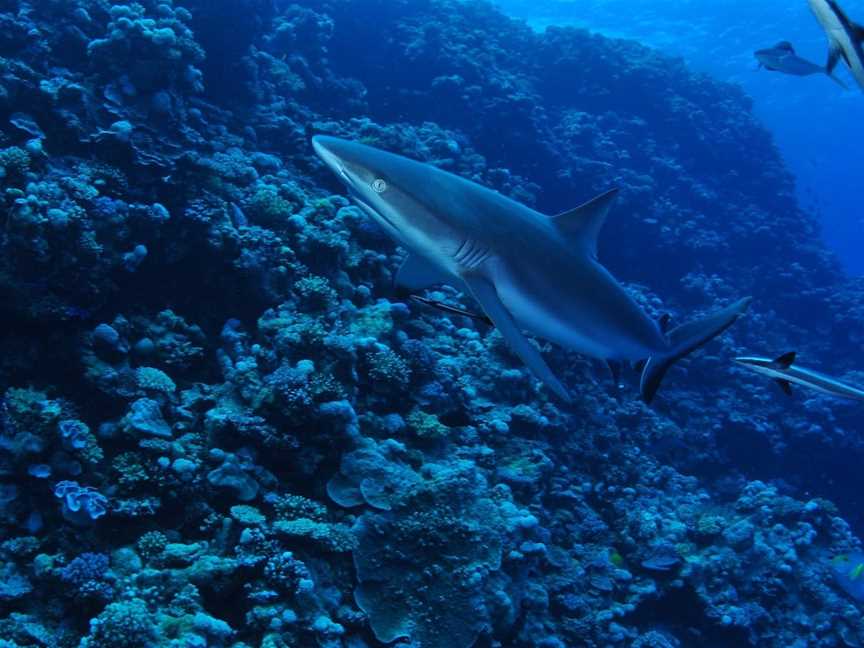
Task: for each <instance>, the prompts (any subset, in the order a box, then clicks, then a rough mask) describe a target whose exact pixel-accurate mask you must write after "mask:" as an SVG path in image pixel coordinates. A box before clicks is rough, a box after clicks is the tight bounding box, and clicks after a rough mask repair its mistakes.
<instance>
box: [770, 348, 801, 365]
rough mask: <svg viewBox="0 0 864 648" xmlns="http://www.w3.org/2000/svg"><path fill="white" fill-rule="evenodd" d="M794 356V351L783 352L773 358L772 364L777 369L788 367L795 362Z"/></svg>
mask: <svg viewBox="0 0 864 648" xmlns="http://www.w3.org/2000/svg"><path fill="white" fill-rule="evenodd" d="M795 356H796V353H795V352H794V351H789V352H788V353H784V354H783V355H781V356H780V357H778V358H775V359H774V366H775V367H777V368H779V369H788V368H789V367H791V366H792V365H793V364H795Z"/></svg>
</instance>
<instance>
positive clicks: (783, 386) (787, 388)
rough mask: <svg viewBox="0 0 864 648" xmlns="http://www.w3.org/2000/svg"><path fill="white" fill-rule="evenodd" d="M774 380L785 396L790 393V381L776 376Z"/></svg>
mask: <svg viewBox="0 0 864 648" xmlns="http://www.w3.org/2000/svg"><path fill="white" fill-rule="evenodd" d="M774 382H776V383H777V384H778V385H779V386H780V389H782V390H783V393H784V394H786V395H787V396H791V395H792V383H790V382H789V381H788V380H783V379H782V378H777V379H776V380H775V381H774Z"/></svg>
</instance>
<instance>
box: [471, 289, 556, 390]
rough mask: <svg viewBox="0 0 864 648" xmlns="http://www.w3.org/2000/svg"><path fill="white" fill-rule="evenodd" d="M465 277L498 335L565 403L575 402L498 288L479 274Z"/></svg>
mask: <svg viewBox="0 0 864 648" xmlns="http://www.w3.org/2000/svg"><path fill="white" fill-rule="evenodd" d="M462 278H463V279H464V281H465V285H467V286H468V289H469V290H470V291H471V294H472V295H473V296H474V299H476V300H477V302H478V303H479V304H480V306H482V307H483V311H484V312H485V313H486V315H488V316H489V319H490V320H492V323H493V324H495V328H497V329H498V332H499V333H501V336H502V337H503V338H504V340H505V341H506V342H507V344H508V345H509V346H510V348H511V349H512V350H513V352H514V353H515V354H516V355H517V356H519V358H520V359H521V360H522V362H524V363H525V364H526V365H527V366H528V368H529V369H531V371H533V372H534V375H535V376H537V377H538V378H539V379H540V380H542V381H543V383H544V384H545V385H546V386H547V387H549V389H551V390H552V391H553V392H554V393H555V394H556V395H557V396H558V397H559V398H560V399H561V400H562V401H564V402H565V403H570V402H572V401H571V399H570V395H569V394H568V393H567V390H566V389H564V385H562V384H561V383H560V382H559V381H558V379H557V378H556V377H555V374H553V373H552V370H551V369H550V368H549V365H547V364H546V361H545V360H544V359H543V356H542V355H540V352H539V351H538V350H537V349H536V348H535V347H534V345H532V344H531V342H530V341H529V340H528V338H526V337H525V335H524V334H523V333H522V331H520V330H519V326H518V325H517V324H516V321H515V320H514V319H513V316H512V315H511V314H510V311H508V310H507V307H506V306H504V304H503V303H501V299H500V298H499V297H498V292H497V291H496V290H495V286H494V285H492V284H491V283H490V282H489V281H488V280H487V279H485V278H483V277H481V276H479V275H472V274H467V275H464V276H463V277H462Z"/></svg>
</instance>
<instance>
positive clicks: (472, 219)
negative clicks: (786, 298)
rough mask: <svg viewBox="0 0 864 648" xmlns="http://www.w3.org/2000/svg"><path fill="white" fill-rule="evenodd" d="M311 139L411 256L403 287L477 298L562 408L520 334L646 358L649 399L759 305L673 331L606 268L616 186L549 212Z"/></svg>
mask: <svg viewBox="0 0 864 648" xmlns="http://www.w3.org/2000/svg"><path fill="white" fill-rule="evenodd" d="M312 143H313V147H314V149H315V152H316V153H317V154H318V156H319V157H320V158H321V159H322V160H323V161H324V162H325V164H326V165H327V166H328V167H329V168H330V169H331V170H332V171H333V172H334V173H335V174H336V175H337V176H338V177H339V178H340V179H341V181H342V182H343V183H344V185H345V186H346V187H347V189H348V193H349V194H350V196H351V198H352V199H353V200H354V202H355V203H357V204H358V205H359V206H360V207H361V208H362V209H363V211H365V212H366V213H367V214H368V215H369V216H371V217H372V218H373V219H374V220H375V221H376V222H378V223H379V224H380V225H381V227H383V228H384V230H385V231H386V232H388V233H389V234H390V235H391V236H392V237H393V238H394V239H395V240H396V242H397V243H399V244H401V245H402V246H403V247H405V248H406V249H407V250H408V252H409V255H408V258H407V259H406V260H405V262H404V263H403V265H402V267H401V268H400V269H399V271H398V273H397V276H396V283H397V285H398V286H400V287H402V288H405V289H408V290H412V291H417V290H422V289H425V288H428V287H430V286H433V285H438V284H449V285H451V286H453V287H455V288H457V289H459V290H461V291H463V292H466V293H468V294H470V295H471V296H473V297H474V299H476V300H477V302H478V303H479V304H480V307H481V308H482V310H483V313H484V314H485V315H486V316H487V317H488V318H489V319H490V320H491V321H492V323H493V324H494V325H495V327H496V328H497V329H498V331H499V332H500V333H501V335H502V336H503V337H504V339H505V340H506V341H507V343H508V344H509V346H510V348H511V349H512V350H513V351H514V352H515V353H516V355H518V356H519V357H520V358H521V359H522V361H523V362H524V363H525V364H526V365H528V367H529V368H530V369H531V370H532V371H533V372H534V374H535V375H536V376H537V377H538V378H539V379H540V380H542V381H543V382H544V383H545V384H546V385H547V386H548V387H549V388H550V389H551V390H552V391H553V392H554V393H555V394H556V395H558V396H559V397H560V398H561V399H562V400H564V401H569V400H570V398H569V395H568V394H567V391H566V390H565V389H564V386H563V385H562V384H561V383H560V382H559V381H558V379H557V378H556V377H555V376H554V374H553V373H552V371H551V370H550V369H549V367H548V366H547V365H546V362H545V360H544V359H543V357H542V356H541V354H540V352H539V351H538V350H537V348H536V347H535V346H534V345H533V344H532V343H531V342H530V341H529V340H528V338H526V337H525V335H524V334H523V333H522V331H523V330H525V331H528V332H530V333H533V334H535V335H537V336H538V337H541V338H544V339H546V340H549V341H551V342H554V343H556V344H558V345H560V346H562V347H565V348H568V349H573V350H575V351H578V352H580V353H584V354H585V355H588V356H592V357H594V358H599V359H602V360H607V361H627V360H629V361H639V360H646V359H647V362H646V363H645V366H644V368H643V371H642V378H641V388H640V389H641V393H642V397H643V399H644V400H645V401H646V402H650V401H651V399H652V398H653V396H654V394H655V393H656V391H657V389H658V387H659V386H660V381H661V380H662V378H663V376H664V374H665V373H666V371H667V369H668V368H669V367H670V366H672V364H673V363H674V362H675V361H677V360H678V359H680V358H682V357H684V356H685V355H687V354H688V353H690V352H691V351H693V350H694V349H696V348H698V347H700V346H702V345H703V344H705V343H706V342H707V341H709V340H711V339H712V338H714V337H715V336H717V335H719V334H720V333H722V332H723V331H725V330H726V329H727V328H728V327H729V326H731V325H732V324H733V323H734V322H735V320H737V319H738V318H739V317H740V316H741V315H742V314H743V313H744V312H745V311H746V310H747V307H748V305H749V303H750V299H749V298H746V299H742V300H739V301H738V302H735V303H734V304H732V305H731V306H728V307H727V308H725V309H723V310H720V311H717V312H715V313H713V314H711V315H708V316H707V317H705V318H704V319H701V320H698V321H695V322H691V323H688V324H683V325H681V326H679V327H677V328H674V329H672V330H671V331H669V332H668V334H664V333H663V332H662V331H661V330H660V327H658V325H657V323H656V322H654V321H653V320H652V319H651V318H649V317H648V316H647V315H646V314H645V313H644V312H643V311H642V310H641V309H640V308H639V306H638V305H637V304H636V303H635V302H634V301H633V299H632V298H631V297H630V295H629V294H628V293H627V291H626V290H625V289H624V288H623V286H621V284H619V283H618V282H617V281H616V280H615V278H614V277H613V276H612V275H611V274H610V273H609V272H608V271H607V270H606V268H604V267H603V266H602V265H600V263H599V262H598V261H597V235H598V233H599V231H600V228H601V227H602V225H603V222H604V220H605V218H606V214H607V213H608V211H609V208H610V206H611V204H612V200H613V199H614V197H615V195H616V193H617V192H616V191H610V192H608V193H605V194H603V195H601V196H598V197H597V198H594V199H593V200H591V201H589V202H588V203H586V204H584V205H582V206H581V207H577V208H576V209H573V210H571V211H568V212H565V213H563V214H559V215H558V216H552V217H550V216H546V215H544V214H541V213H539V212H537V211H534V210H533V209H530V208H529V207H526V206H525V205H522V204H520V203H518V202H515V201H513V200H511V199H509V198H507V197H505V196H503V195H501V194H499V193H497V192H495V191H493V190H491V189H487V188H485V187H482V186H481V185H478V184H476V183H474V182H471V181H469V180H465V179H464V178H460V177H459V176H456V175H453V174H451V173H448V172H446V171H443V170H442V169H438V168H437V167H434V166H432V165H429V164H424V163H422V162H417V161H414V160H410V159H408V158H404V157H401V156H399V155H394V154H392V153H387V152H385V151H382V150H379V149H376V148H372V147H370V146H366V145H364V144H359V143H356V142H351V141H347V140H343V139H338V138H335V137H329V136H322V135H318V136H316V137H314V138H313V139H312Z"/></svg>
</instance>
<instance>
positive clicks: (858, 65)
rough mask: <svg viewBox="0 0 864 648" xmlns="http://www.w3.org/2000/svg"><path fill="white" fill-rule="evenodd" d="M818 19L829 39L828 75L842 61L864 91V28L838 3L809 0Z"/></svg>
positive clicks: (829, 0)
mask: <svg viewBox="0 0 864 648" xmlns="http://www.w3.org/2000/svg"><path fill="white" fill-rule="evenodd" d="M808 2H809V3H810V9H811V10H812V11H813V14H814V15H815V16H816V20H818V21H819V24H820V25H821V26H822V29H824V30H825V35H826V36H827V37H828V63H827V65H826V66H825V68H826V71H827V72H828V74H832V73H833V72H834V68H836V67H837V63H839V62H840V60H841V59H842V60H843V61H844V62H845V63H846V65H847V66H848V67H849V71H850V72H852V76H853V77H855V80H856V81H857V82H858V85H859V86H860V87H861V89H862V90H864V27H862V26H861V25H859V24H857V23H854V22H852V20H850V19H849V17H848V16H847V15H846V12H844V11H843V9H841V8H840V5H839V4H837V2H836V1H835V0H808Z"/></svg>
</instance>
